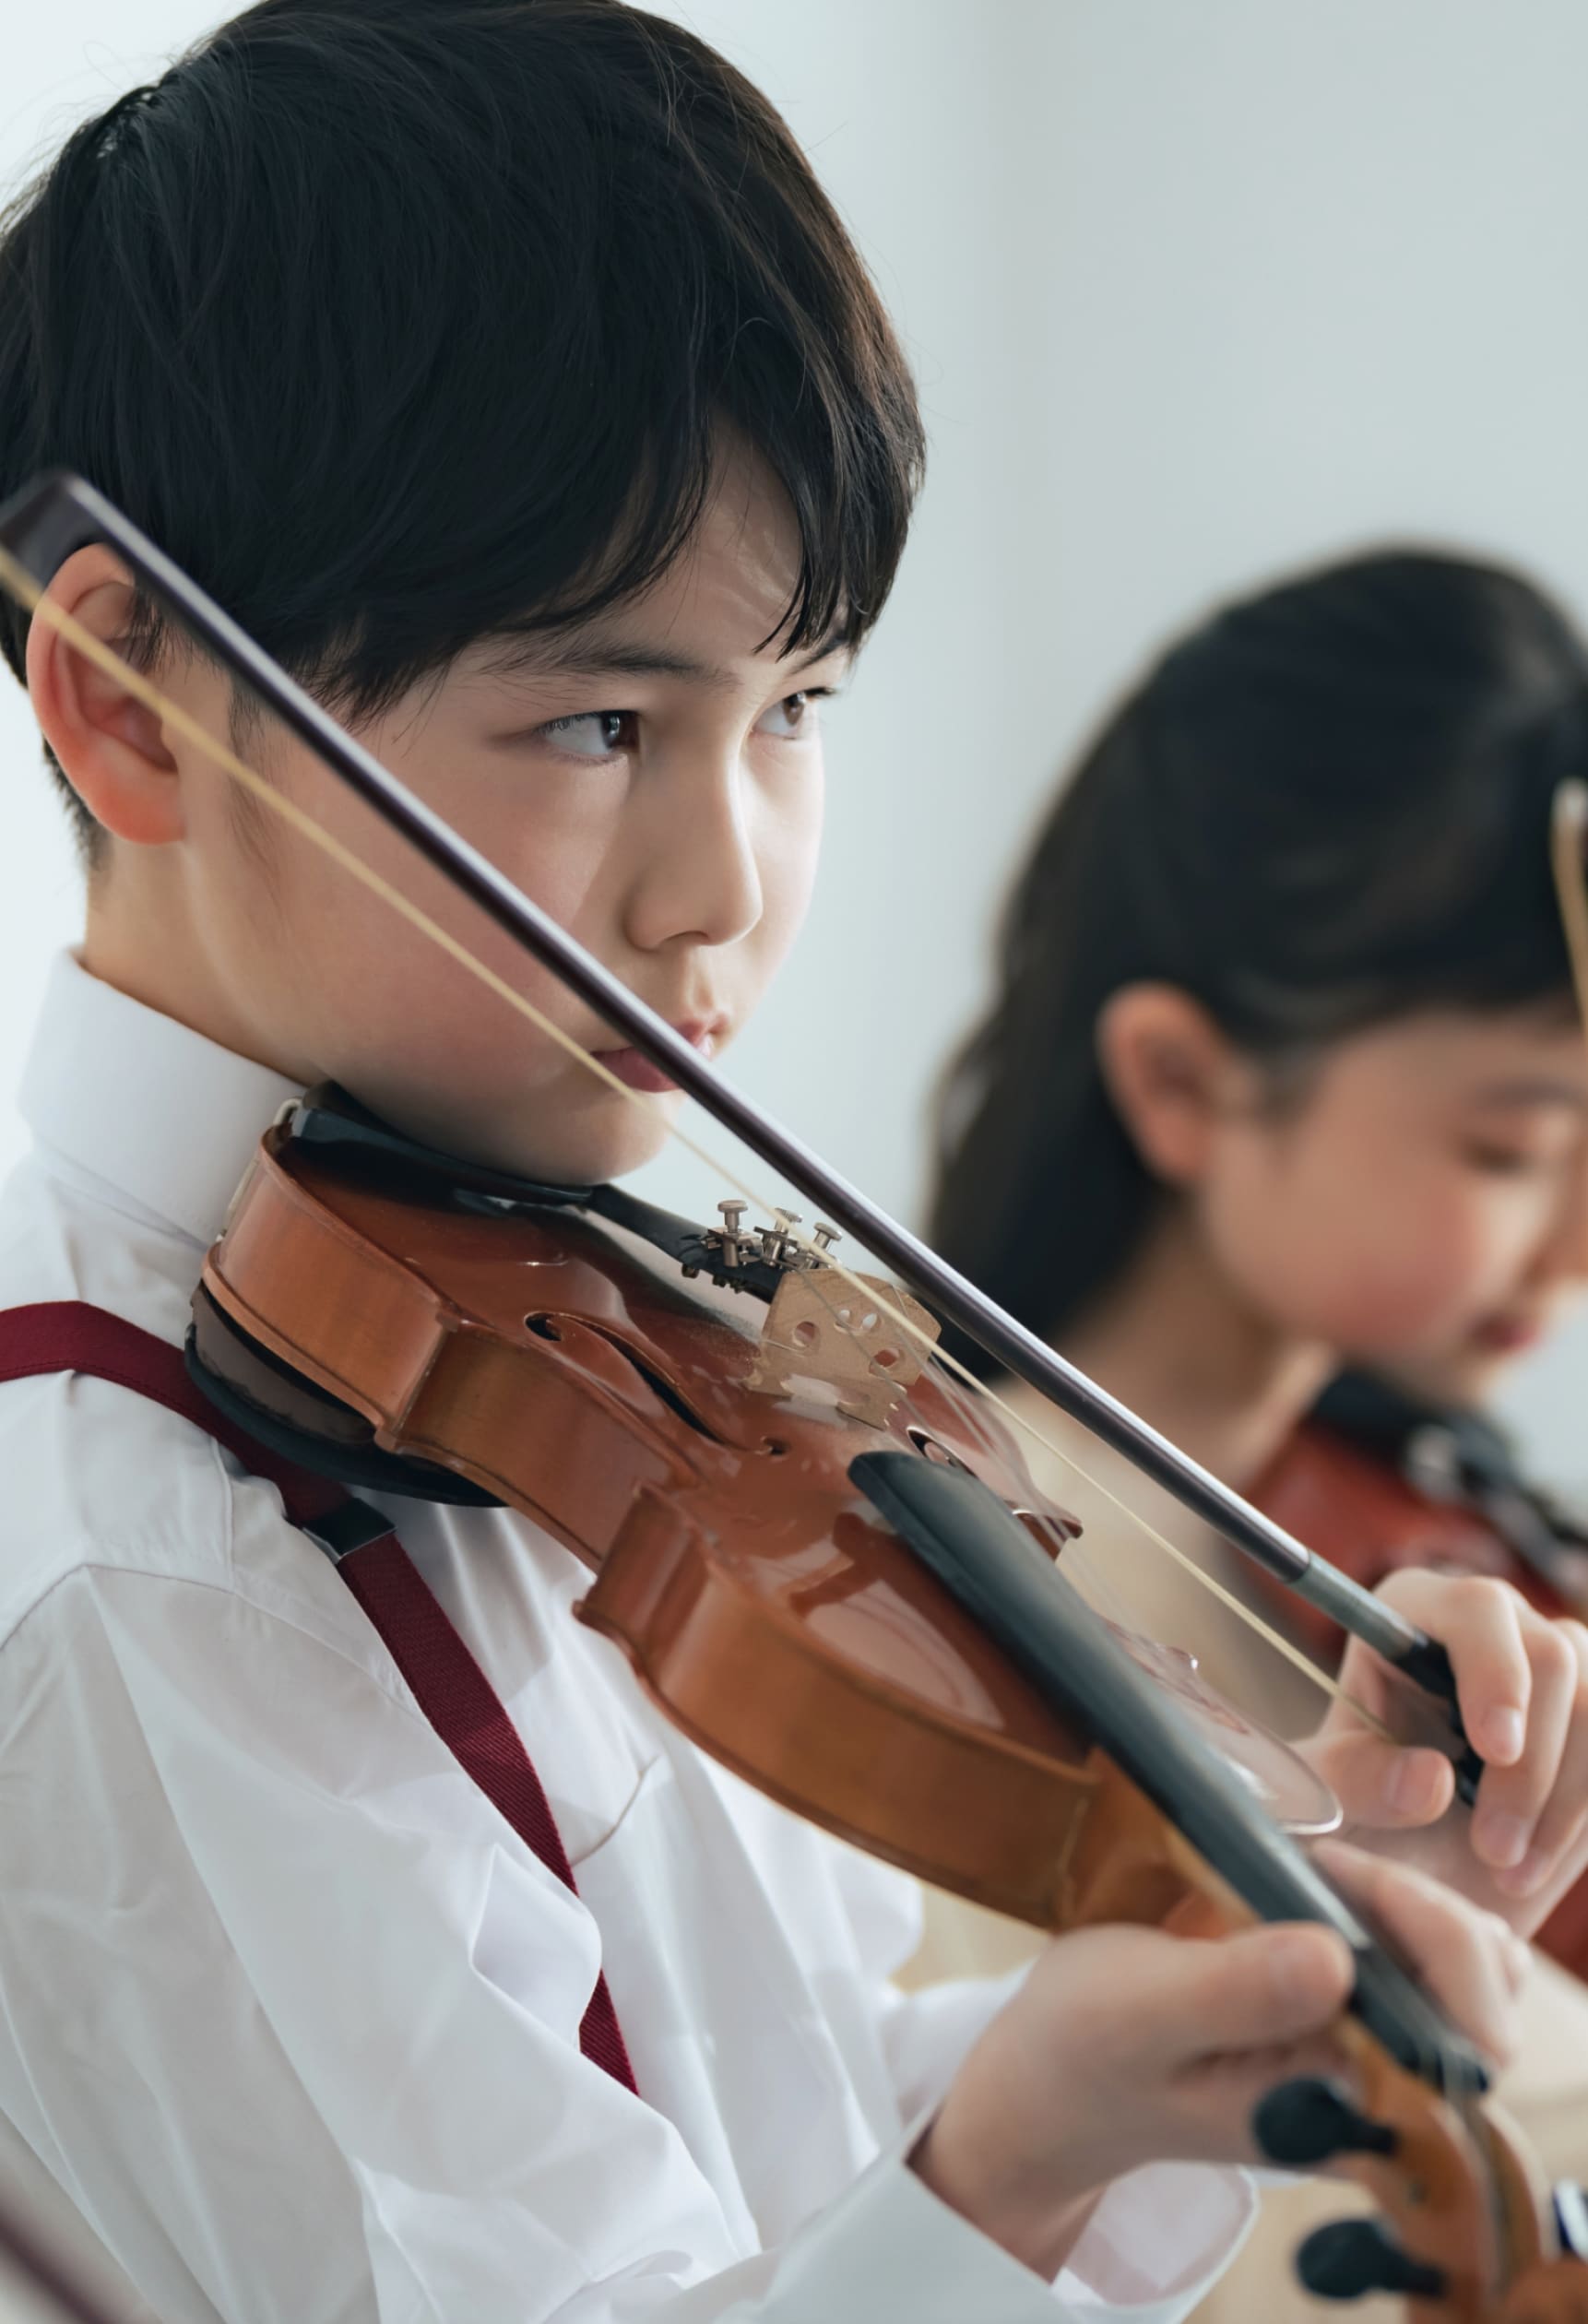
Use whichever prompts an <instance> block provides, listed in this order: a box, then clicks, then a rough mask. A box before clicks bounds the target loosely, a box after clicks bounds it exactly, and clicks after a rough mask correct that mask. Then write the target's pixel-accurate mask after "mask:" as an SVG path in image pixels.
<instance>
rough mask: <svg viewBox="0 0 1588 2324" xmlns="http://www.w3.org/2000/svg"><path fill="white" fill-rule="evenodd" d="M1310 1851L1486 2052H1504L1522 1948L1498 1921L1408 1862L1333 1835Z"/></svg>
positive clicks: (1499, 2055) (1501, 2055)
mask: <svg viewBox="0 0 1588 2324" xmlns="http://www.w3.org/2000/svg"><path fill="white" fill-rule="evenodd" d="M1315 1854H1316V1856H1317V1860H1318V1862H1319V1864H1320V1865H1321V1867H1322V1868H1323V1870H1324V1871H1325V1872H1326V1873H1327V1874H1328V1875H1329V1877H1330V1878H1331V1879H1333V1881H1334V1882H1335V1884H1336V1886H1337V1887H1338V1888H1339V1889H1340V1890H1341V1891H1342V1892H1343V1893H1344V1894H1345V1895H1346V1896H1347V1897H1349V1898H1350V1899H1351V1901H1352V1902H1353V1903H1356V1904H1357V1905H1359V1906H1360V1907H1361V1909H1362V1910H1363V1911H1364V1912H1365V1913H1366V1914H1367V1915H1369V1919H1371V1920H1372V1921H1375V1922H1376V1923H1377V1924H1378V1925H1379V1926H1380V1927H1382V1928H1383V1929H1384V1930H1386V1931H1387V1933H1388V1934H1389V1935H1390V1936H1391V1937H1392V1938H1394V1939H1396V1940H1397V1941H1398V1942H1399V1943H1400V1944H1401V1945H1402V1946H1403V1947H1404V1949H1405V1950H1406V1952H1407V1953H1408V1955H1409V1956H1410V1958H1411V1960H1412V1962H1413V1963H1414V1965H1415V1966H1416V1969H1417V1970H1418V1971H1419V1972H1420V1973H1421V1974H1422V1975H1423V1977H1424V1978H1425V1979H1426V1980H1427V1982H1428V1987H1429V1989H1430V1991H1431V1992H1432V1993H1433V1995H1434V1998H1435V1999H1436V2000H1438V2001H1439V2002H1440V2003H1441V2004H1442V2006H1443V2007H1444V2008H1445V2009H1446V2010H1448V2011H1449V2013H1450V2015H1451V2016H1452V2018H1453V2019H1454V2020H1455V2022H1456V2023H1457V2024H1458V2025H1460V2026H1461V2027H1462V2028H1463V2030H1464V2032H1465V2033H1468V2034H1469V2035H1470V2036H1471V2038H1472V2039H1473V2040H1474V2041H1475V2042H1476V2043H1477V2045H1479V2047H1480V2048H1481V2049H1484V2050H1486V2051H1487V2053H1488V2055H1489V2057H1492V2058H1495V2059H1497V2060H1499V2061H1503V2060H1504V2059H1505V2058H1506V2057H1509V2055H1510V2053H1511V2049H1512V2047H1513V2046H1514V2044H1515V2038H1516V2029H1515V2023H1514V2016H1513V2010H1514V2004H1515V2001H1516V1997H1517V1993H1518V1991H1519V1990H1520V1987H1521V1984H1522V1977H1523V1971H1524V1968H1525V1964H1526V1959H1527V1949H1526V1947H1525V1946H1524V1945H1523V1943H1522V1941H1521V1939H1519V1938H1517V1937H1515V1936H1513V1935H1512V1933H1511V1930H1510V1929H1509V1928H1508V1927H1506V1925H1505V1923H1504V1922H1503V1921H1502V1920H1500V1919H1499V1917H1498V1915H1495V1914H1493V1913H1481V1912H1479V1911H1477V1910H1476V1909H1475V1907H1472V1906H1464V1905H1462V1904H1461V1903H1459V1902H1458V1901H1457V1900H1456V1899H1455V1898H1454V1897H1452V1894H1451V1892H1450V1891H1449V1890H1448V1889H1446V1888H1444V1887H1443V1886H1442V1885H1441V1884H1440V1882H1439V1881H1438V1880H1434V1879H1429V1878H1428V1876H1427V1874H1425V1873H1421V1872H1416V1871H1414V1870H1413V1869H1412V1867H1410V1866H1409V1865H1404V1864H1397V1863H1394V1862H1392V1860H1390V1859H1389V1858H1387V1857H1382V1856H1369V1855H1367V1854H1366V1853H1365V1852H1364V1851H1363V1850H1361V1849H1359V1848H1353V1847H1348V1846H1346V1845H1345V1844H1342V1843H1340V1842H1338V1841H1326V1842H1321V1844H1319V1846H1318V1848H1317V1849H1316V1851H1315Z"/></svg>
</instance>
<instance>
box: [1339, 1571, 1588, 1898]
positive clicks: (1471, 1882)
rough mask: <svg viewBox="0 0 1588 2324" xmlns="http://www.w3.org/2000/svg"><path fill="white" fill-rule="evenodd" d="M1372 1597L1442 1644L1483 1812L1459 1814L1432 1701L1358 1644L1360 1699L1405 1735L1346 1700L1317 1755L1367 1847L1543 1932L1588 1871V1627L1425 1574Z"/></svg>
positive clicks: (1500, 1590) (1396, 1579)
mask: <svg viewBox="0 0 1588 2324" xmlns="http://www.w3.org/2000/svg"><path fill="white" fill-rule="evenodd" d="M1375 1595H1377V1596H1379V1597H1381V1598H1383V1599H1384V1600H1385V1601H1386V1602H1387V1603H1388V1604H1389V1605H1392V1606H1393V1607H1396V1609H1397V1610H1398V1611H1399V1612H1400V1613H1402V1614H1404V1615H1405V1616H1406V1618H1408V1620H1410V1621H1413V1622H1416V1624H1417V1625H1418V1627H1419V1628H1420V1629H1422V1630H1427V1631H1428V1635H1429V1636H1430V1637H1432V1638H1437V1639H1438V1640H1439V1641H1440V1642H1441V1644H1442V1645H1443V1646H1444V1647H1445V1649H1446V1651H1447V1652H1448V1654H1449V1655H1450V1658H1451V1666H1452V1669H1453V1670H1454V1672H1455V1678H1456V1689H1457V1700H1458V1701H1459V1703H1460V1706H1461V1714H1462V1722H1463V1725H1464V1726H1465V1728H1466V1732H1467V1734H1468V1736H1469V1737H1470V1738H1471V1741H1472V1744H1473V1747H1474V1749H1475V1750H1476V1751H1477V1753H1478V1754H1479V1756H1480V1757H1481V1758H1482V1759H1483V1760H1484V1761H1485V1762H1486V1766H1485V1773H1484V1775H1483V1779H1482V1781H1481V1783H1480V1784H1479V1785H1478V1794H1477V1801H1476V1805H1475V1808H1474V1810H1473V1813H1472V1816H1471V1819H1470V1820H1469V1819H1468V1818H1467V1817H1466V1816H1465V1815H1464V1814H1463V1813H1461V1812H1460V1811H1458V1812H1457V1813H1455V1814H1453V1815H1448V1814H1447V1813H1446V1810H1447V1809H1449V1808H1450V1807H1451V1803H1452V1799H1453V1797H1454V1791H1455V1781H1454V1776H1453V1773H1452V1768H1451V1764H1450V1761H1449V1759H1448V1757H1447V1756H1446V1754H1445V1753H1444V1752H1443V1751H1440V1750H1439V1749H1428V1748H1427V1745H1428V1740H1429V1737H1430V1736H1432V1735H1435V1734H1437V1732H1438V1728H1437V1725H1434V1724H1433V1723H1432V1722H1434V1721H1437V1720H1438V1719H1439V1716H1440V1713H1438V1711H1437V1710H1433V1711H1432V1714H1431V1719H1430V1705H1429V1703H1428V1698H1427V1697H1426V1696H1425V1695H1423V1694H1421V1693H1420V1692H1419V1691H1418V1690H1416V1689H1414V1688H1412V1687H1411V1686H1409V1685H1408V1684H1407V1682H1406V1681H1405V1680H1404V1679H1402V1678H1398V1677H1397V1676H1396V1675H1395V1674H1394V1673H1393V1672H1392V1670H1390V1669H1389V1668H1388V1667H1387V1666H1385V1665H1384V1664H1383V1663H1382V1662H1381V1661H1380V1659H1379V1657H1378V1656H1377V1655H1376V1654H1373V1653H1371V1652H1370V1650H1369V1648H1367V1647H1365V1646H1363V1645H1361V1644H1359V1643H1358V1642H1357V1641H1356V1640H1355V1639H1353V1640H1352V1642H1351V1644H1350V1646H1349V1648H1348V1649H1347V1651H1346V1654H1345V1662H1344V1664H1343V1665H1342V1666H1341V1672H1340V1676H1341V1680H1342V1683H1343V1684H1344V1685H1345V1688H1346V1689H1347V1690H1348V1691H1349V1692H1350V1693H1351V1694H1353V1695H1355V1696H1357V1698H1358V1700H1359V1701H1362V1702H1363V1703H1364V1704H1365V1705H1366V1707H1367V1708H1368V1709H1369V1711H1372V1712H1374V1713H1377V1714H1378V1716H1379V1717H1380V1718H1381V1719H1382V1720H1383V1721H1384V1722H1385V1724H1386V1725H1388V1726H1390V1727H1391V1728H1392V1730H1393V1732H1394V1733H1395V1734H1396V1735H1397V1736H1398V1737H1403V1738H1404V1740H1403V1741H1402V1742H1401V1743H1399V1744H1393V1745H1392V1744H1389V1743H1386V1742H1384V1741H1383V1739H1382V1738H1381V1737H1379V1736H1377V1735H1375V1734H1373V1733H1372V1732H1371V1730H1370V1729H1369V1728H1368V1727H1367V1726H1366V1725H1364V1723H1363V1722H1362V1721H1361V1719H1359V1718H1358V1717H1357V1714H1356V1713H1355V1712H1354V1711H1353V1710H1352V1709H1351V1708H1350V1707H1349V1706H1348V1705H1346V1704H1344V1703H1340V1702H1336V1703H1334V1704H1333V1707H1332V1708H1331V1710H1330V1713H1329V1715H1328V1717H1327V1718H1326V1719H1325V1721H1324V1723H1323V1725H1322V1726H1321V1728H1320V1729H1319V1731H1318V1734H1317V1735H1316V1736H1315V1737H1313V1738H1312V1740H1311V1742H1310V1744H1309V1745H1308V1747H1307V1755H1308V1757H1309V1758H1310V1760H1311V1761H1312V1762H1313V1764H1314V1765H1315V1766H1316V1767H1317V1768H1318V1769H1319V1771H1320V1773H1322V1774H1323V1775H1324V1776H1326V1777H1327V1779H1328V1781H1329V1782H1330V1783H1331V1784H1333V1787H1334V1789H1335V1791H1336V1793H1337V1794H1338V1795H1339V1796H1340V1799H1341V1801H1342V1804H1343V1805H1344V1807H1345V1813H1346V1815H1347V1816H1348V1817H1349V1818H1350V1820H1351V1821H1352V1823H1353V1825H1355V1826H1356V1827H1357V1835H1356V1836H1357V1838H1359V1839H1360V1840H1361V1841H1362V1843H1363V1844H1364V1845H1369V1846H1371V1847H1373V1848H1375V1849H1377V1850H1381V1851H1384V1850H1392V1852H1393V1853H1394V1854H1395V1855H1396V1856H1401V1857H1404V1858H1405V1859H1407V1860H1409V1861H1415V1862H1416V1864H1418V1865H1420V1866H1421V1867H1422V1868H1423V1869H1424V1870H1425V1871H1428V1872H1431V1873H1433V1874H1434V1875H1435V1877H1436V1878H1438V1879H1441V1880H1443V1881H1445V1882H1446V1883H1447V1885H1448V1886H1450V1887H1452V1888H1453V1889H1457V1890H1459V1891H1461V1893H1462V1894H1463V1895H1464V1896H1466V1897H1469V1898H1470V1899H1471V1900H1472V1901H1473V1903H1476V1904H1479V1905H1482V1906H1484V1907H1485V1908H1486V1909H1487V1910H1489V1911H1491V1912H1496V1913H1499V1914H1502V1915H1504V1917H1505V1918H1506V1919H1507V1920H1508V1921H1509V1922H1510V1924H1511V1927H1512V1928H1514V1929H1516V1930H1518V1931H1519V1932H1520V1933H1521V1934H1522V1935H1523V1936H1531V1934H1532V1933H1533V1931H1534V1930H1535V1928H1537V1927H1538V1926H1539V1924H1540V1923H1541V1922H1542V1921H1543V1920H1544V1919H1545V1918H1546V1916H1547V1914H1548V1913H1549V1912H1550V1911H1551V1910H1552V1909H1553V1908H1554V1906H1555V1904H1556V1903H1558V1900H1559V1898H1560V1897H1561V1896H1562V1895H1563V1894H1564V1893H1565V1891H1566V1890H1567V1889H1568V1888H1570V1886H1571V1884H1572V1882H1573V1881H1574V1880H1575V1879H1577V1878H1578V1876H1579V1875H1580V1873H1581V1872H1582V1870H1583V1868H1584V1865H1585V1864H1588V1630H1585V1629H1584V1628H1583V1626H1582V1623H1581V1622H1573V1621H1549V1620H1547V1619H1546V1618H1545V1617H1544V1616H1543V1615H1541V1614H1536V1613H1535V1612H1534V1610H1533V1608H1532V1607H1530V1606H1529V1605H1528V1604H1527V1602H1526V1600H1525V1599H1524V1598H1523V1597H1522V1596H1521V1595H1520V1594H1519V1593H1518V1592H1517V1591H1515V1590H1513V1589H1512V1588H1511V1585H1510V1583H1505V1582H1496V1581H1492V1580H1489V1579H1487V1578H1483V1579H1479V1578H1475V1577H1468V1576H1452V1575H1447V1574H1440V1573H1428V1572H1422V1571H1410V1570H1408V1571H1403V1572H1399V1573H1395V1574H1392V1575H1391V1576H1390V1577H1389V1579H1388V1580H1387V1581H1385V1582H1383V1583H1381V1585H1380V1587H1379V1589H1378V1591H1377V1592H1376V1593H1375Z"/></svg>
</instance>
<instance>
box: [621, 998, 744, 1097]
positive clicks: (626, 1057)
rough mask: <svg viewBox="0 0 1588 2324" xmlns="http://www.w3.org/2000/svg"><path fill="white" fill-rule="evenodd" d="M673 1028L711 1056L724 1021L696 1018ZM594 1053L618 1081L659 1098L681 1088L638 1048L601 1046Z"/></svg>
mask: <svg viewBox="0 0 1588 2324" xmlns="http://www.w3.org/2000/svg"><path fill="white" fill-rule="evenodd" d="M672 1029H673V1031H674V1032H675V1033H676V1034H677V1035H678V1037H679V1038H680V1039H681V1040H683V1041H687V1042H688V1043H689V1045H690V1047H691V1049H698V1050H699V1052H700V1054H701V1056H702V1057H705V1058H710V1057H712V1056H713V1055H715V1053H716V1049H717V1042H718V1040H719V1039H720V1038H721V1036H722V1030H723V1023H722V1019H721V1018H720V1017H716V1018H712V1019H711V1020H709V1021H707V1020H706V1019H705V1018H702V1017H696V1018H693V1019H692V1020H688V1021H686V1022H685V1023H684V1024H682V1025H675V1026H673V1028H672ZM593 1054H594V1055H595V1056H596V1057H597V1058H598V1060H599V1061H600V1063H601V1064H603V1065H604V1066H605V1067H606V1069H607V1071H608V1073H615V1074H616V1075H617V1077H618V1079H619V1081H621V1082H626V1083H627V1084H628V1085H629V1087H630V1088H631V1089H644V1090H646V1091H648V1092H649V1093H650V1095H651V1096H652V1097H665V1096H666V1094H667V1093H668V1091H669V1090H672V1089H676V1088H677V1087H678V1084H677V1082H675V1081H674V1080H673V1079H672V1077H671V1075H670V1074H668V1073H663V1072H662V1071H661V1068H660V1067H659V1066H657V1065H653V1064H652V1063H651V1061H650V1059H649V1058H648V1057H646V1056H644V1055H642V1053H641V1051H640V1050H638V1049H597V1050H595V1051H594V1052H593Z"/></svg>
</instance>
